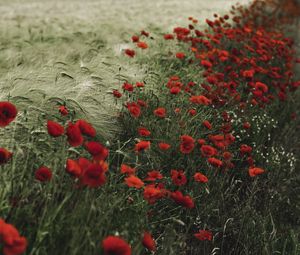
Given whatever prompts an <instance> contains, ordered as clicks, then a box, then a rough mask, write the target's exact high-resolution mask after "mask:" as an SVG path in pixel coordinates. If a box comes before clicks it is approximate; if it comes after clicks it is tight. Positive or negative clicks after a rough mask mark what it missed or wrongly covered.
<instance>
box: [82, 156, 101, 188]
mask: <svg viewBox="0 0 300 255" xmlns="http://www.w3.org/2000/svg"><path fill="white" fill-rule="evenodd" d="M106 171H107V164H106V163H105V162H104V161H100V162H98V163H92V164H90V165H89V166H88V167H87V169H85V171H84V172H83V175H82V177H81V179H80V181H81V183H82V184H83V185H86V186H88V187H91V188H97V187H99V186H101V185H103V184H104V183H105V182H106V176H105V172H106Z"/></svg>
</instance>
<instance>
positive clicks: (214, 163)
mask: <svg viewBox="0 0 300 255" xmlns="http://www.w3.org/2000/svg"><path fill="white" fill-rule="evenodd" d="M207 161H208V163H209V164H211V165H212V166H215V167H221V166H222V165H223V162H222V161H221V160H219V159H217V158H208V160H207Z"/></svg>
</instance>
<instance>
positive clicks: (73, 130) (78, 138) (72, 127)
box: [66, 122, 83, 147]
mask: <svg viewBox="0 0 300 255" xmlns="http://www.w3.org/2000/svg"><path fill="white" fill-rule="evenodd" d="M66 134H67V137H68V142H69V144H70V145H71V146H73V147H77V146H80V145H82V143H83V136H82V134H81V131H80V128H79V125H78V123H76V124H73V123H71V122H69V123H68V127H67V132H66Z"/></svg>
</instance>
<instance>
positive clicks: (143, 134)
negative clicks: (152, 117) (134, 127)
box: [138, 127, 151, 136]
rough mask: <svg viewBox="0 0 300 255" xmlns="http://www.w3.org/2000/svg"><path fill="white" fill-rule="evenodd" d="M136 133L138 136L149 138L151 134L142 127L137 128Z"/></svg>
mask: <svg viewBox="0 0 300 255" xmlns="http://www.w3.org/2000/svg"><path fill="white" fill-rule="evenodd" d="M138 133H139V135H140V136H149V135H150V134H151V132H150V131H149V130H148V129H147V128H144V127H139V128H138Z"/></svg>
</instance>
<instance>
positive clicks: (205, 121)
mask: <svg viewBox="0 0 300 255" xmlns="http://www.w3.org/2000/svg"><path fill="white" fill-rule="evenodd" d="M202 125H203V126H204V127H206V128H207V129H212V125H211V124H210V122H209V121H208V120H204V121H203V122H202Z"/></svg>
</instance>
